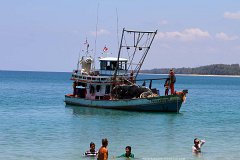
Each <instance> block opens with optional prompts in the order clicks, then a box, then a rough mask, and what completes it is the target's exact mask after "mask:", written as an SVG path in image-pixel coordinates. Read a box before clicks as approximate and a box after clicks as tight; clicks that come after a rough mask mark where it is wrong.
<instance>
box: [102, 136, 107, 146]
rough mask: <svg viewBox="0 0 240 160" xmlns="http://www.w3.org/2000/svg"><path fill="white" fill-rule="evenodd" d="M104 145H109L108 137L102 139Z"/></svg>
mask: <svg viewBox="0 0 240 160" xmlns="http://www.w3.org/2000/svg"><path fill="white" fill-rule="evenodd" d="M102 145H103V146H104V147H106V146H107V145H108V140H107V138H104V139H102Z"/></svg>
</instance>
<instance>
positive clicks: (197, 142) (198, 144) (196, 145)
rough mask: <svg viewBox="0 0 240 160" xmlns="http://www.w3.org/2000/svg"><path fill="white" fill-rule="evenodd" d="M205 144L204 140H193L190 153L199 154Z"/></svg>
mask: <svg viewBox="0 0 240 160" xmlns="http://www.w3.org/2000/svg"><path fill="white" fill-rule="evenodd" d="M205 142H206V141H205V140H199V139H198V138H195V139H194V141H193V143H194V146H192V152H194V153H201V147H202V145H203V144H204V143H205Z"/></svg>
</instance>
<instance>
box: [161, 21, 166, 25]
mask: <svg viewBox="0 0 240 160" xmlns="http://www.w3.org/2000/svg"><path fill="white" fill-rule="evenodd" d="M166 24H168V21H167V20H161V21H160V25H166Z"/></svg>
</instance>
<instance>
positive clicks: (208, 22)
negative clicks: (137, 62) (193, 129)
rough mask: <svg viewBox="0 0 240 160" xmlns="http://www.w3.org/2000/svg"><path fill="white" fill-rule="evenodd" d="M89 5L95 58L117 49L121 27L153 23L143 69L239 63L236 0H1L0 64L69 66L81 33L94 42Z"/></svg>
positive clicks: (31, 67) (78, 48) (32, 67)
mask: <svg viewBox="0 0 240 160" xmlns="http://www.w3.org/2000/svg"><path fill="white" fill-rule="evenodd" d="M97 8H98V25H97V28H98V31H97V33H98V34H97V35H98V36H97V45H96V57H98V56H101V53H102V49H103V47H104V46H105V45H106V46H107V47H108V48H109V51H110V52H111V53H113V56H114V55H117V51H118V47H117V42H118V37H117V29H118V30H119V33H118V34H119V35H120V34H121V30H122V28H123V27H125V28H126V29H134V30H148V31H149V30H156V29H157V30H158V34H157V36H156V38H155V40H154V42H153V44H152V47H151V49H150V51H149V54H148V56H147V58H146V60H145V63H144V65H143V67H142V68H143V69H152V68H165V67H168V68H170V67H197V66H202V65H208V64H219V63H223V64H232V63H240V1H238V0H211V1H209V0H201V1H200V0H198V1H197V0H181V1H180V0H172V1H163V0H148V1H147V0H6V1H4V0H2V1H0V44H1V45H0V70H27V71H28V70H30V71H71V70H73V69H75V68H76V63H77V58H78V55H79V52H80V51H81V50H82V49H84V44H83V43H84V41H85V40H86V37H87V39H88V42H89V44H90V48H92V49H95V45H94V44H95V43H94V42H95V39H96V37H95V35H96V34H95V33H96V23H97ZM116 10H117V12H118V26H117V14H116ZM96 67H97V68H98V66H97V65H96Z"/></svg>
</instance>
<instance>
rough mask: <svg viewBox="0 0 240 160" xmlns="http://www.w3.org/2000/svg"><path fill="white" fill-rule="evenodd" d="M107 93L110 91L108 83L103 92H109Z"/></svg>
mask: <svg viewBox="0 0 240 160" xmlns="http://www.w3.org/2000/svg"><path fill="white" fill-rule="evenodd" d="M109 93H110V85H106V90H105V94H109Z"/></svg>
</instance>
